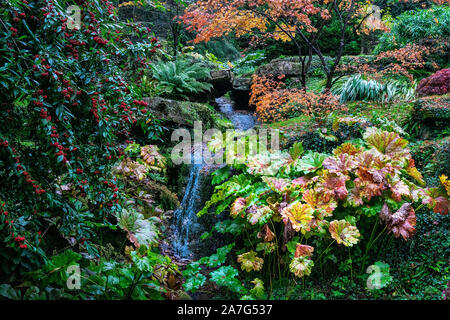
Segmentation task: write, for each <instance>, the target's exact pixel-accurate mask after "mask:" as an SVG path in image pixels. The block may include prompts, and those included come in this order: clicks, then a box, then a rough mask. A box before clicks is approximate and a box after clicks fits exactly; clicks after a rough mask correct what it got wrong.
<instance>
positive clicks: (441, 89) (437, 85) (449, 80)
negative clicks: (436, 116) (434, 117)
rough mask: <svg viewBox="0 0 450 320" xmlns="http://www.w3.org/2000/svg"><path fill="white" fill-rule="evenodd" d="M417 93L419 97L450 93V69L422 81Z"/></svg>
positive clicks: (440, 71)
mask: <svg viewBox="0 0 450 320" xmlns="http://www.w3.org/2000/svg"><path fill="white" fill-rule="evenodd" d="M416 93H417V95H418V96H419V97H424V96H429V95H443V94H446V93H450V68H448V69H442V70H439V71H438V72H436V73H435V74H432V75H431V76H429V77H428V78H425V79H422V80H421V81H420V83H419V85H418V86H417V89H416Z"/></svg>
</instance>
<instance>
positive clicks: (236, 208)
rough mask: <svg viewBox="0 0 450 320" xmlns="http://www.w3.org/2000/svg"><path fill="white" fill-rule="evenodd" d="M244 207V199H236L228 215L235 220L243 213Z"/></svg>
mask: <svg viewBox="0 0 450 320" xmlns="http://www.w3.org/2000/svg"><path fill="white" fill-rule="evenodd" d="M245 207H246V201H245V198H242V197H241V198H237V199H236V200H235V201H234V202H233V204H232V205H231V209H230V215H231V216H232V217H233V218H236V217H237V216H238V215H239V214H240V213H242V212H243V211H244V209H245Z"/></svg>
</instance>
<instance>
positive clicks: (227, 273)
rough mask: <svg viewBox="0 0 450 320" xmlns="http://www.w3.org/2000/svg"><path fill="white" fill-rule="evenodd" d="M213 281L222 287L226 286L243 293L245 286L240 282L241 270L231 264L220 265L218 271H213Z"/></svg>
mask: <svg viewBox="0 0 450 320" xmlns="http://www.w3.org/2000/svg"><path fill="white" fill-rule="evenodd" d="M210 275H211V281H213V282H215V283H216V284H217V285H218V286H220V287H226V288H228V289H230V290H231V291H233V292H237V293H242V292H243V291H244V290H245V288H244V287H243V286H242V284H241V283H240V282H239V280H238V279H237V277H238V276H239V271H238V270H237V269H235V268H233V267H231V266H224V267H220V268H219V269H217V270H216V271H213V272H211V274H210Z"/></svg>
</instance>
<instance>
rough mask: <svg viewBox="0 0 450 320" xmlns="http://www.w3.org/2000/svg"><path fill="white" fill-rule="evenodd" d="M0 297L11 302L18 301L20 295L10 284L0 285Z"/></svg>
mask: <svg viewBox="0 0 450 320" xmlns="http://www.w3.org/2000/svg"><path fill="white" fill-rule="evenodd" d="M0 296H2V297H5V298H7V299H11V300H20V294H19V293H18V292H17V291H16V290H14V288H13V287H11V285H10V284H0Z"/></svg>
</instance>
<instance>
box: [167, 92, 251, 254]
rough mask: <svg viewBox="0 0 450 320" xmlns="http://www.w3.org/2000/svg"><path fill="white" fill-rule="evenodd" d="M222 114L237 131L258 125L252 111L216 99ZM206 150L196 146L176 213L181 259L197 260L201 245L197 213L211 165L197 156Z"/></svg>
mask: <svg viewBox="0 0 450 320" xmlns="http://www.w3.org/2000/svg"><path fill="white" fill-rule="evenodd" d="M216 103H217V104H218V106H219V108H220V111H221V112H222V113H223V114H225V116H226V117H227V118H228V119H230V121H231V122H232V123H233V125H234V127H235V128H236V130H243V131H245V130H249V129H251V128H253V127H254V126H255V124H256V118H255V116H254V115H253V114H252V113H251V112H249V111H243V110H234V104H233V102H232V101H230V100H227V99H225V98H218V99H216ZM203 147H204V146H196V147H195V146H194V152H193V153H192V157H191V158H192V164H191V169H190V171H189V180H188V183H187V185H186V191H185V194H184V196H183V200H182V201H181V205H180V207H179V208H178V209H177V210H176V211H175V212H174V223H173V225H172V228H173V239H174V240H173V243H172V247H173V250H174V253H175V255H177V256H178V257H179V258H184V259H190V258H193V255H194V254H193V252H192V246H193V245H194V244H195V243H196V242H198V241H199V238H200V235H201V232H202V226H201V224H200V223H199V222H198V217H197V213H198V212H199V211H200V210H201V208H202V206H203V205H204V203H202V192H203V191H204V190H202V188H201V186H202V179H203V178H204V175H205V173H204V171H208V170H205V169H206V166H207V164H206V163H205V162H204V161H203V159H202V158H201V152H195V150H198V148H200V150H201V148H203Z"/></svg>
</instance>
